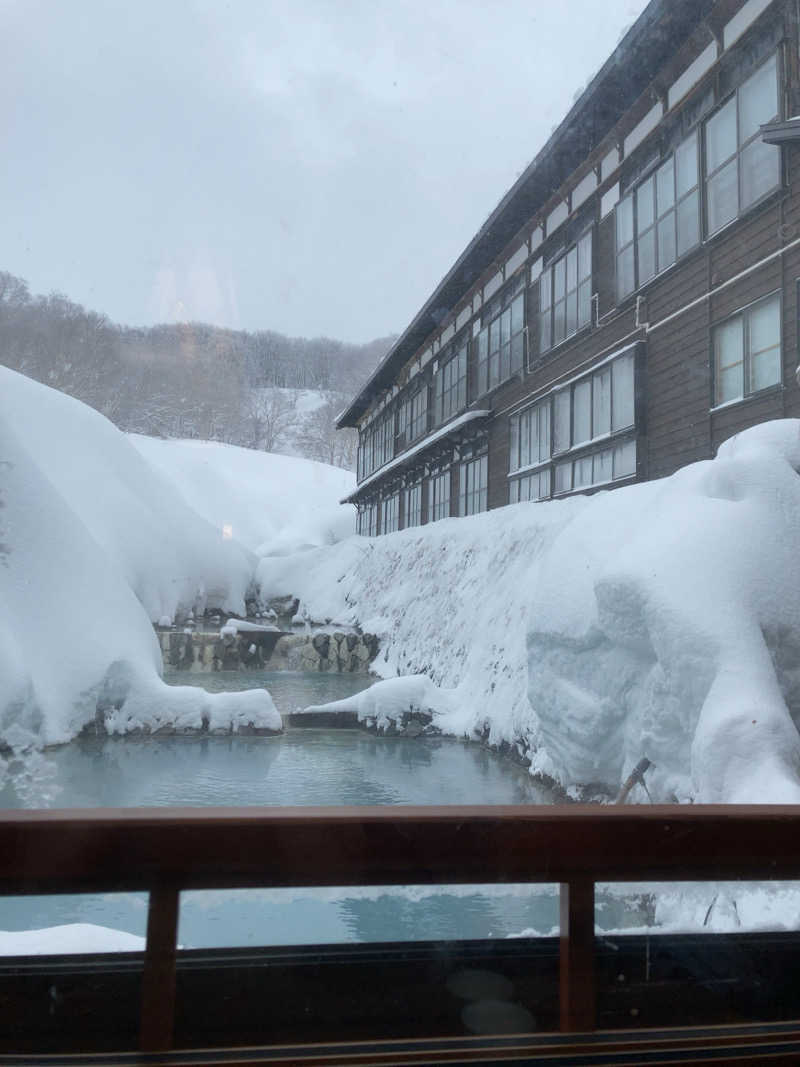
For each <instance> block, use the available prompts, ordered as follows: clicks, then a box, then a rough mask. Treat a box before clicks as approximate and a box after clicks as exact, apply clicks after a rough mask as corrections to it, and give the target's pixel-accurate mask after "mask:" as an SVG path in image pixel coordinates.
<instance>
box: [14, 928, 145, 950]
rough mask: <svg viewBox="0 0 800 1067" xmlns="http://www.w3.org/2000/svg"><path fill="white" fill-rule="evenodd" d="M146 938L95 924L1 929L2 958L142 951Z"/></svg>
mask: <svg viewBox="0 0 800 1067" xmlns="http://www.w3.org/2000/svg"><path fill="white" fill-rule="evenodd" d="M144 946H145V939H144V938H143V937H138V936H137V935H136V934H128V933H126V932H125V931H124V930H112V929H110V927H107V926H95V925H93V924H92V923H66V924H65V925H63V926H48V927H45V928H44V929H42V930H0V956H72V955H80V954H82V953H88V952H143V951H144Z"/></svg>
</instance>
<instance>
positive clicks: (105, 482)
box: [0, 367, 353, 799]
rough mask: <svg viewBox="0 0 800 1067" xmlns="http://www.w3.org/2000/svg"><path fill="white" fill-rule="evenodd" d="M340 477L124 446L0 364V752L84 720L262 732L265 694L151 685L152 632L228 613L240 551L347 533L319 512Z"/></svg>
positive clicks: (264, 462) (217, 451)
mask: <svg viewBox="0 0 800 1067" xmlns="http://www.w3.org/2000/svg"><path fill="white" fill-rule="evenodd" d="M176 479H177V480H179V481H180V484H181V488H180V489H179V488H178V486H177V484H176ZM351 484H352V478H351V476H348V475H347V474H346V473H344V472H342V471H340V470H338V469H337V468H326V467H325V466H324V465H322V464H318V463H313V462H310V461H303V460H296V459H289V458H287V457H282V456H269V455H266V454H253V453H248V452H247V450H245V449H239V448H228V447H226V446H224V445H207V444H197V443H194V442H191V443H184V442H160V441H158V442H149V441H147V440H145V439H141V438H137V439H136V440H135V443H134V442H133V441H132V440H131V439H130V438H129V437H127V436H126V435H125V434H123V433H120V431H119V430H117V429H116V428H115V427H114V426H113V425H112V424H111V423H110V422H109V421H108V420H107V419H105V418H104V417H103V416H101V415H99V414H98V413H97V412H95V411H94V410H93V409H91V408H89V407H87V406H86V405H84V404H81V403H80V402H79V401H77V400H74V399H72V398H70V397H68V396H66V395H64V394H63V393H59V392H56V391H55V390H52V389H48V388H47V387H45V386H42V385H40V384H38V383H36V382H33V381H31V380H30V379H28V378H26V377H24V376H23V375H20V374H16V373H15V372H13V371H10V370H8V369H7V368H4V367H0V743H2V744H4V745H6V746H10V747H11V748H12V749H13V750H14V751H16V752H23V751H28V750H29V749H31V748H32V747H34V748H35V747H36V745H37V744H41V743H56V742H60V741H66V740H68V739H69V738H71V737H74V736H75V735H76V734H77V733H78V732H79V731H80V729H81V728H82V727H83V726H84V725H86V724H87V723H89V722H92V721H94V720H95V717H96V715H97V713H98V712H100V713H102V715H103V717H104V720H105V725H106V728H107V729H108V730H110V731H112V732H118V733H124V732H127V731H129V730H132V729H139V728H149V729H158V728H159V727H163V726H177V727H179V728H199V727H201V725H203V724H204V723H205V724H206V725H207V726H208V728H209V729H211V730H235V729H238V728H240V727H245V726H248V725H250V724H252V725H254V726H256V727H259V728H267V729H279V728H280V725H281V723H280V716H279V715H278V713H277V711H276V709H275V706H274V704H273V702H272V700H271V698H270V696H269V694H268V693H267V692H266V691H265V690H253V691H250V692H248V693H217V694H212V693H206V692H205V691H203V690H202V689H198V688H196V687H175V686H166V685H164V684H163V682H162V681H161V679H160V672H161V653H160V650H159V646H158V643H157V640H156V637H155V634H154V632H153V627H152V622H154V621H159V620H161V619H164V618H167V619H172V618H174V617H175V616H176V613H180V612H183V613H187V612H189V611H194V612H198V611H203V610H205V609H206V608H217V609H221V610H224V611H227V612H233V613H241V612H243V611H244V607H245V597H246V595H247V593H248V590H250V589H251V588H252V585H253V578H254V572H255V568H256V564H257V561H258V556H257V554H256V551H254V550H256V549H257V550H258V551H259V552H270V551H282V550H283V551H285V550H286V549H287V548H289V547H291V548H294V549H297V548H299V547H301V546H304V545H309V544H312V545H313V544H324V543H329V542H331V541H333V540H334V539H335V538H336V537H338V536H342V535H346V534H348V533H350V532H351V531H352V524H353V509H352V508H350V507H347V508H341V507H340V506H339V505H338V504H337V501H338V499H339V497H340V496H341V494H342V493H343V492H346V491H347V489H348V488H349V487H350V485H351ZM339 516H341V517H339ZM0 770H2V764H1V763H0ZM40 799H41V798H40Z"/></svg>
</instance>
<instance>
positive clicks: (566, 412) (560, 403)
mask: <svg viewBox="0 0 800 1067" xmlns="http://www.w3.org/2000/svg"><path fill="white" fill-rule="evenodd" d="M553 402H554V404H555V413H554V422H553V451H554V452H563V451H564V450H565V449H567V448H569V446H570V444H571V441H570V391H569V389H564V390H562V392H560V393H556V395H555V397H554V401H553Z"/></svg>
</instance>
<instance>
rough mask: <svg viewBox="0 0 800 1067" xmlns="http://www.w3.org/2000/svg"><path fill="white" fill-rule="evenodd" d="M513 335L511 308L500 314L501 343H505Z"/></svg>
mask: <svg viewBox="0 0 800 1067" xmlns="http://www.w3.org/2000/svg"><path fill="white" fill-rule="evenodd" d="M510 337H511V309H510V308H509V309H508V310H507V311H504V312H503V314H502V315H501V316H500V344H501V345H504V344H505V343H506V341H508V339H509V338H510Z"/></svg>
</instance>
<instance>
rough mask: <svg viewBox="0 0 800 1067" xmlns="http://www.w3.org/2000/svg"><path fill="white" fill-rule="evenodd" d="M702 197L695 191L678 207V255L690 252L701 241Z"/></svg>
mask: <svg viewBox="0 0 800 1067" xmlns="http://www.w3.org/2000/svg"><path fill="white" fill-rule="evenodd" d="M699 205H700V197H699V194H698V192H697V190H695V191H694V192H693V193H692V194H691V195H690V196H687V197H686V199H685V200H682V201H681V202H680V204H678V207H677V212H676V214H677V228H678V255H679V256H682V255H683V254H684V252H688V251H689V249H690V248H694V246H695V245H696V244H697V243H698V241H699V240H700V211H699Z"/></svg>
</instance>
